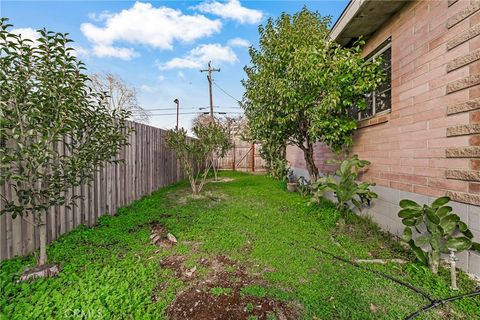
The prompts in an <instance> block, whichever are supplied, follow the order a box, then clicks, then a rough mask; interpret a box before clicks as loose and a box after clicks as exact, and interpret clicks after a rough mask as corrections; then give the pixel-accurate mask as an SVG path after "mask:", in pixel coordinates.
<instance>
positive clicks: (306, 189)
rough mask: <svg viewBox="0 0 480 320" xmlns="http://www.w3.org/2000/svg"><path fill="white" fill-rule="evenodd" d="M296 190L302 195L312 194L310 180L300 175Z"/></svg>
mask: <svg viewBox="0 0 480 320" xmlns="http://www.w3.org/2000/svg"><path fill="white" fill-rule="evenodd" d="M297 190H298V193H299V194H300V195H301V196H302V197H306V196H309V195H311V194H312V183H311V182H310V180H307V179H305V177H304V176H300V178H298V185H297Z"/></svg>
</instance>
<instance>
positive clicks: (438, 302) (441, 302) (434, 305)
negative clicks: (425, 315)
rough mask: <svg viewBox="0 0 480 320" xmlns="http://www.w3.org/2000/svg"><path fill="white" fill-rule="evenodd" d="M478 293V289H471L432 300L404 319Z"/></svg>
mask: <svg viewBox="0 0 480 320" xmlns="http://www.w3.org/2000/svg"><path fill="white" fill-rule="evenodd" d="M478 295H480V290H477V291H473V292H470V293H466V294H461V295H458V296H453V297H450V298H447V299H441V300H435V301H432V302H431V303H430V304H429V305H426V306H425V307H423V308H421V309H420V310H417V311H415V312H413V313H411V314H410V315H409V316H408V317H406V318H405V320H411V319H414V318H416V317H418V316H419V315H420V314H421V313H422V312H426V311H428V310H430V309H434V308H438V307H441V306H443V305H445V304H447V303H448V302H451V301H455V300H460V299H464V298H471V297H475V296H478Z"/></svg>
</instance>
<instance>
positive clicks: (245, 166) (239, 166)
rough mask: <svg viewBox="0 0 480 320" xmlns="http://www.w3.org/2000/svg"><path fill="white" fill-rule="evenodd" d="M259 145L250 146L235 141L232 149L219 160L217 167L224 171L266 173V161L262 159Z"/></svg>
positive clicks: (240, 141) (246, 143)
mask: <svg viewBox="0 0 480 320" xmlns="http://www.w3.org/2000/svg"><path fill="white" fill-rule="evenodd" d="M260 148H261V146H260V145H259V144H254V145H252V144H250V143H248V142H245V141H242V140H241V139H235V141H234V144H233V147H232V149H230V150H229V151H228V152H227V154H226V155H225V157H223V158H219V159H217V165H218V167H219V168H220V169H222V170H238V171H250V172H251V171H265V161H264V160H263V159H262V157H260Z"/></svg>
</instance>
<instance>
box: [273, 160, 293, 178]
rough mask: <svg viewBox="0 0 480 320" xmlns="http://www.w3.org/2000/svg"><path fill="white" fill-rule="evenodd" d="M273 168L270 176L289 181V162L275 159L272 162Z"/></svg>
mask: <svg viewBox="0 0 480 320" xmlns="http://www.w3.org/2000/svg"><path fill="white" fill-rule="evenodd" d="M271 165H272V167H271V168H270V174H271V175H272V177H274V178H275V179H277V180H280V181H287V180H288V173H289V168H288V162H287V160H285V159H275V160H273V161H272V164H271Z"/></svg>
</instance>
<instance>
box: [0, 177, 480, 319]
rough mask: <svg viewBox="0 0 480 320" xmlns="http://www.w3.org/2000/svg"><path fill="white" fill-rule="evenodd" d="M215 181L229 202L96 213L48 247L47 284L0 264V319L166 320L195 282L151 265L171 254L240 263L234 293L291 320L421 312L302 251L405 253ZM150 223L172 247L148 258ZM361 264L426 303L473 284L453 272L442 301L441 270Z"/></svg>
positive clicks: (147, 201)
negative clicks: (282, 310) (52, 273)
mask: <svg viewBox="0 0 480 320" xmlns="http://www.w3.org/2000/svg"><path fill="white" fill-rule="evenodd" d="M221 174H222V175H224V176H227V177H231V178H232V179H233V181H230V182H225V183H221V184H220V183H218V184H209V185H208V186H207V187H208V191H209V192H212V194H223V195H226V196H228V200H221V201H212V200H211V199H209V198H191V197H187V198H186V199H187V201H179V198H180V197H182V196H185V195H186V194H188V193H189V186H188V182H186V181H185V182H181V183H179V184H176V185H174V186H170V187H167V188H164V189H162V190H159V191H157V192H154V193H153V194H152V195H151V196H148V197H144V198H143V199H142V200H140V201H136V202H134V203H133V204H132V205H131V206H129V207H127V208H122V209H120V212H119V214H118V215H116V216H104V217H103V218H102V219H101V220H102V221H101V223H100V224H99V225H98V226H96V227H93V228H81V229H77V230H75V231H73V232H70V233H68V234H66V235H63V236H62V237H61V238H60V239H59V240H57V241H56V242H54V243H53V244H51V245H49V247H48V253H49V256H50V257H51V260H52V262H56V263H59V264H60V265H61V271H60V274H59V276H58V277H54V278H48V279H39V280H36V281H33V282H27V283H25V282H24V283H17V282H16V281H17V280H18V277H19V274H21V272H22V271H23V269H24V268H25V267H27V266H31V265H32V264H33V263H34V261H33V258H32V257H27V258H21V257H17V258H15V259H11V260H7V261H2V262H1V265H0V292H1V294H0V314H1V313H3V314H5V316H6V318H8V319H12V320H17V319H21V320H30V319H32V320H33V319H59V318H67V317H70V318H75V317H74V316H73V315H72V314H73V313H74V312H77V314H78V313H81V312H82V311H83V312H84V313H87V312H89V313H90V314H91V316H84V317H83V319H99V318H103V319H166V313H167V312H166V310H167V307H168V306H169V305H170V304H171V303H172V302H173V301H174V300H175V297H176V295H178V294H179V293H181V292H184V289H185V288H186V287H187V286H189V285H192V283H193V285H196V284H197V283H198V282H197V280H200V279H196V280H194V281H193V282H186V281H185V282H184V281H182V280H181V279H178V278H176V277H175V272H174V271H172V270H170V269H168V268H162V267H161V266H160V261H162V260H163V259H164V258H165V257H166V256H167V255H175V256H178V255H182V256H184V258H185V259H186V261H189V263H190V262H193V263H196V265H197V267H199V269H198V270H197V272H198V276H199V277H201V276H202V275H203V274H205V271H211V270H205V269H203V267H201V266H200V264H198V262H197V261H199V259H200V258H206V259H209V260H210V259H214V258H215V257H217V256H218V255H224V256H226V257H228V258H230V259H232V260H235V261H237V262H238V263H236V266H245V267H246V269H245V270H246V272H247V274H248V276H251V277H252V278H253V279H258V280H259V281H258V282H256V283H255V284H248V285H246V286H245V289H243V290H242V293H244V294H245V293H247V294H248V295H249V296H250V297H251V296H260V297H261V296H266V297H270V298H274V299H278V300H280V301H285V303H286V304H288V305H293V306H296V305H298V306H299V309H300V312H301V313H300V314H299V316H298V318H300V319H316V318H317V319H372V320H373V319H392V320H393V319H403V318H405V316H406V315H407V314H409V313H410V312H412V311H414V310H416V309H418V308H420V307H422V306H424V305H425V304H426V301H425V300H424V299H422V297H420V296H419V295H417V294H416V293H414V292H413V291H411V290H408V289H406V288H404V287H403V286H399V285H397V284H395V283H394V282H392V281H389V280H386V279H384V278H382V277H378V276H377V275H375V274H372V273H370V272H365V271H363V270H360V269H358V268H355V267H353V266H350V265H348V264H344V263H340V262H337V261H335V260H333V259H331V258H330V257H328V256H325V255H322V254H320V253H319V252H318V251H316V250H314V249H313V248H312V247H316V246H321V247H324V248H329V249H328V250H329V251H331V252H333V253H336V254H338V255H341V256H344V257H346V258H349V259H350V258H351V259H371V258H382V259H389V258H401V259H406V260H409V259H410V256H411V255H410V254H409V253H408V252H405V251H402V247H401V246H399V245H398V243H397V242H396V241H394V240H393V239H391V238H389V237H387V236H386V235H385V234H383V233H381V232H380V231H379V230H378V227H377V229H375V228H372V225H371V224H370V222H368V221H365V220H364V219H363V218H362V217H359V216H356V215H352V217H353V218H354V219H355V221H354V223H352V224H350V225H347V228H345V231H346V232H344V233H339V232H337V227H336V226H335V221H334V220H333V219H331V217H332V216H334V215H338V213H337V212H336V210H335V208H334V206H333V205H331V203H329V202H323V203H321V204H320V205H319V206H311V205H309V203H308V201H306V199H303V198H301V197H300V196H299V195H298V194H297V193H287V192H286V191H285V188H284V184H283V183H280V182H278V181H275V180H273V179H272V178H269V177H266V176H258V175H248V174H242V173H238V172H237V173H231V172H228V173H227V172H222V173H221ZM152 221H157V222H160V223H161V224H162V225H163V226H165V227H166V228H167V229H168V230H169V231H170V232H172V233H173V234H174V235H175V236H176V237H177V239H178V240H179V245H177V246H174V247H173V248H172V249H170V250H160V252H159V247H158V246H154V245H152V244H151V243H150V239H149V236H150V223H151V222H152ZM332 235H335V242H334V241H333V240H332ZM184 241H185V244H184ZM187 242H190V243H192V244H193V243H195V244H199V245H198V246H197V245H195V246H193V245H191V246H190V245H188V244H186V243H187ZM180 243H181V244H180ZM247 248H249V249H247ZM189 266H190V264H189ZM370 267H372V268H375V269H376V270H379V271H382V272H386V273H387V274H390V275H392V276H395V277H398V278H401V279H402V280H404V281H407V282H409V283H411V284H412V285H414V286H416V287H418V288H421V289H423V290H425V292H427V293H429V294H432V296H433V297H434V298H436V299H438V298H444V297H447V296H450V295H455V294H463V293H466V292H470V291H473V290H474V289H475V285H476V284H475V282H473V281H471V280H469V278H468V277H467V275H465V274H464V273H463V272H459V278H458V281H459V287H460V292H458V293H456V292H452V291H451V290H450V289H449V283H450V282H449V274H448V270H446V269H444V268H441V269H440V271H439V273H438V274H437V275H434V274H432V273H431V272H430V271H429V270H428V269H427V270H424V269H423V268H420V267H421V266H419V265H418V264H413V263H408V264H406V265H398V264H394V263H388V264H385V265H378V266H377V265H375V266H370ZM425 269H426V268H425ZM235 270H236V268H234V270H231V272H233V273H235ZM236 280H239V278H236ZM153 297H156V298H157V299H153ZM249 300H250V301H252V300H251V299H249ZM319 302H321V303H319ZM371 303H374V304H375V305H376V306H377V307H378V312H377V313H376V314H373V313H372V312H371V311H370V304H371ZM254 305H255V304H254ZM243 306H244V307H247V306H246V305H245V304H244V305H243ZM240 307H242V306H240ZM247 308H248V307H247ZM438 310H440V312H442V313H444V314H447V315H454V317H455V318H458V319H477V318H479V316H480V314H479V310H480V297H476V298H469V299H463V300H458V301H454V302H452V303H449V304H448V305H446V306H443V307H441V308H439V309H438ZM261 317H263V316H261ZM0 318H1V317H0ZM81 318H82V316H80V315H79V316H77V317H76V319H81ZM422 319H429V320H430V319H431V320H433V319H438V313H437V312H436V310H433V312H432V313H431V314H426V315H425V316H424V317H422Z"/></svg>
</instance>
